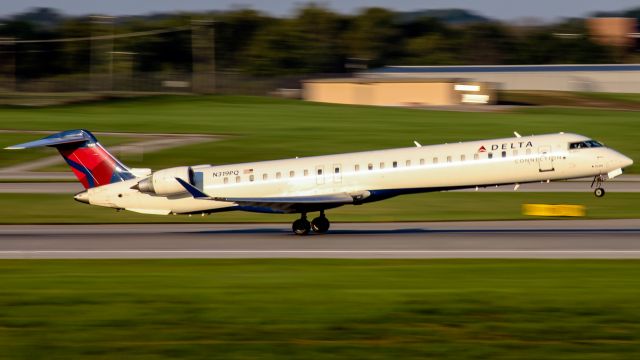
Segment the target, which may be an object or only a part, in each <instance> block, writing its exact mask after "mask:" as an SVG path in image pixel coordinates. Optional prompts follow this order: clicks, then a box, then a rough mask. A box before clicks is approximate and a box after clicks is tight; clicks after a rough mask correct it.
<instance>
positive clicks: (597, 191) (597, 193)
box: [593, 188, 605, 197]
mask: <svg viewBox="0 0 640 360" xmlns="http://www.w3.org/2000/svg"><path fill="white" fill-rule="evenodd" d="M593 194H594V195H595V196H596V197H603V196H604V194H605V191H604V189H603V188H597V189H595V190H594V191H593Z"/></svg>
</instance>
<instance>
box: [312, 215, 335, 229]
mask: <svg viewBox="0 0 640 360" xmlns="http://www.w3.org/2000/svg"><path fill="white" fill-rule="evenodd" d="M330 225H331V223H330V222H329V219H327V218H326V217H325V216H324V211H320V216H318V217H317V218H315V219H313V220H312V221H311V229H313V232H316V233H318V234H324V233H326V232H327V231H328V230H329V226H330Z"/></svg>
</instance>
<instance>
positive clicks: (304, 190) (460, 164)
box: [88, 133, 632, 214]
mask: <svg viewBox="0 0 640 360" xmlns="http://www.w3.org/2000/svg"><path fill="white" fill-rule="evenodd" d="M588 140H589V139H588V138H586V137H584V136H581V135H576V134H563V133H560V134H551V135H537V136H525V137H513V138H504V139H493V140H482V141H472V142H460V143H455V144H442V145H430V146H422V147H410V148H400V149H390V150H379V151H367V152H357V153H347V154H336V155H326V156H315V157H305V158H296V159H286V160H274V161H262V162H254V163H241V164H229V165H219V166H199V167H195V168H194V171H195V179H196V186H197V187H198V188H200V189H202V190H203V192H205V193H206V194H207V195H210V196H211V197H216V198H218V197H219V198H227V197H228V198H233V197H277V196H310V195H323V194H335V193H346V194H349V195H353V196H358V195H361V196H362V198H363V201H362V202H368V201H376V200H381V199H384V198H388V197H391V196H395V195H399V194H405V193H416V192H429V191H441V190H451V189H458V188H471V187H476V186H480V187H481V186H488V185H497V184H512V183H527V182H536V181H545V180H560V179H571V178H580V177H587V176H596V175H605V174H608V173H611V172H615V171H616V170H618V169H622V168H624V167H626V166H629V165H630V164H631V163H632V161H631V159H629V158H627V157H626V156H624V155H622V154H620V153H618V152H616V151H615V150H613V149H610V148H607V147H593V148H578V149H570V147H569V144H570V143H572V142H579V141H588ZM616 174H617V172H616ZM138 181H140V179H133V180H128V181H124V182H120V183H115V184H111V185H106V186H101V187H96V188H92V189H89V190H88V196H89V201H90V203H91V204H95V205H101V206H108V207H114V208H120V209H127V210H131V211H137V212H143V213H151V214H171V213H198V212H203V213H208V212H216V211H226V210H236V209H240V210H246V209H242V208H240V207H238V206H237V205H236V204H234V203H230V202H226V201H213V200H206V201H205V200H198V199H194V198H193V197H192V196H191V195H190V194H189V193H187V192H186V191H185V192H184V193H181V194H176V195H172V196H158V195H154V194H148V193H143V192H140V191H138V190H136V189H135V188H132V187H133V185H135V184H136V183H137V182H138Z"/></svg>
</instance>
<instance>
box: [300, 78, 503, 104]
mask: <svg viewBox="0 0 640 360" xmlns="http://www.w3.org/2000/svg"><path fill="white" fill-rule="evenodd" d="M303 98H304V99H305V100H308V101H317V102H326V103H334V104H353V105H378V106H432V105H459V104H489V103H494V102H495V92H494V90H493V86H492V84H487V83H479V82H467V81H462V80H456V79H442V78H438V79H413V78H395V77H394V78H375V77H367V78H339V79H320V80H308V81H305V82H304V83H303Z"/></svg>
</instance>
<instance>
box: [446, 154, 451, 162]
mask: <svg viewBox="0 0 640 360" xmlns="http://www.w3.org/2000/svg"><path fill="white" fill-rule="evenodd" d="M447 162H448V163H450V162H451V156H450V155H449V156H447Z"/></svg>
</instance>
